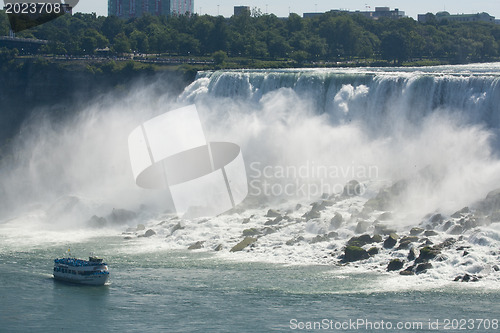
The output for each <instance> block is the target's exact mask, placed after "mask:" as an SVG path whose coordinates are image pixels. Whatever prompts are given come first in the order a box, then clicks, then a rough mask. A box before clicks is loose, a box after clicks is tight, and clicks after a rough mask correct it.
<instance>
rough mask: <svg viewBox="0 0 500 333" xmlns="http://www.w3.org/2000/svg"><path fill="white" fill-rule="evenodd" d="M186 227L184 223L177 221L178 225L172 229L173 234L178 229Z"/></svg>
mask: <svg viewBox="0 0 500 333" xmlns="http://www.w3.org/2000/svg"><path fill="white" fill-rule="evenodd" d="M182 229H184V227H183V226H182V224H181V223H180V222H179V223H177V224H176V225H174V227H173V228H172V230H171V231H170V233H171V234H173V233H174V232H176V231H177V230H182Z"/></svg>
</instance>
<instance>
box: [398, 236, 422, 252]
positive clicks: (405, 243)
mask: <svg viewBox="0 0 500 333" xmlns="http://www.w3.org/2000/svg"><path fill="white" fill-rule="evenodd" d="M414 242H418V237H417V236H405V237H403V238H401V240H400V241H399V246H398V249H399V250H401V249H407V248H409V247H410V245H411V243H414Z"/></svg>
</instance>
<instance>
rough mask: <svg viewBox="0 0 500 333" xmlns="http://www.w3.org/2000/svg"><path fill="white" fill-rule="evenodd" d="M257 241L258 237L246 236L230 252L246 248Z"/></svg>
mask: <svg viewBox="0 0 500 333" xmlns="http://www.w3.org/2000/svg"><path fill="white" fill-rule="evenodd" d="M256 241H257V238H254V237H245V239H243V240H242V241H241V242H239V243H238V244H236V245H235V246H233V247H232V248H231V250H230V252H238V251H241V250H243V249H244V248H246V247H247V246H249V245H251V244H253V243H255V242H256Z"/></svg>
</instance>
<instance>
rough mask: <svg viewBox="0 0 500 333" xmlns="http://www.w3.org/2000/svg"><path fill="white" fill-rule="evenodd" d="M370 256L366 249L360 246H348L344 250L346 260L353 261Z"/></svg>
mask: <svg viewBox="0 0 500 333" xmlns="http://www.w3.org/2000/svg"><path fill="white" fill-rule="evenodd" d="M368 258H370V255H369V254H368V252H366V250H364V249H362V248H360V247H358V246H347V247H346V248H345V250H344V259H343V261H344V262H353V261H358V260H363V259H368Z"/></svg>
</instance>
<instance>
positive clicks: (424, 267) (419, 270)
mask: <svg viewBox="0 0 500 333" xmlns="http://www.w3.org/2000/svg"><path fill="white" fill-rule="evenodd" d="M431 268H432V264H431V263H430V262H424V263H422V264H418V265H417V268H415V274H420V273H425V272H427V270H428V269H431Z"/></svg>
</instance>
